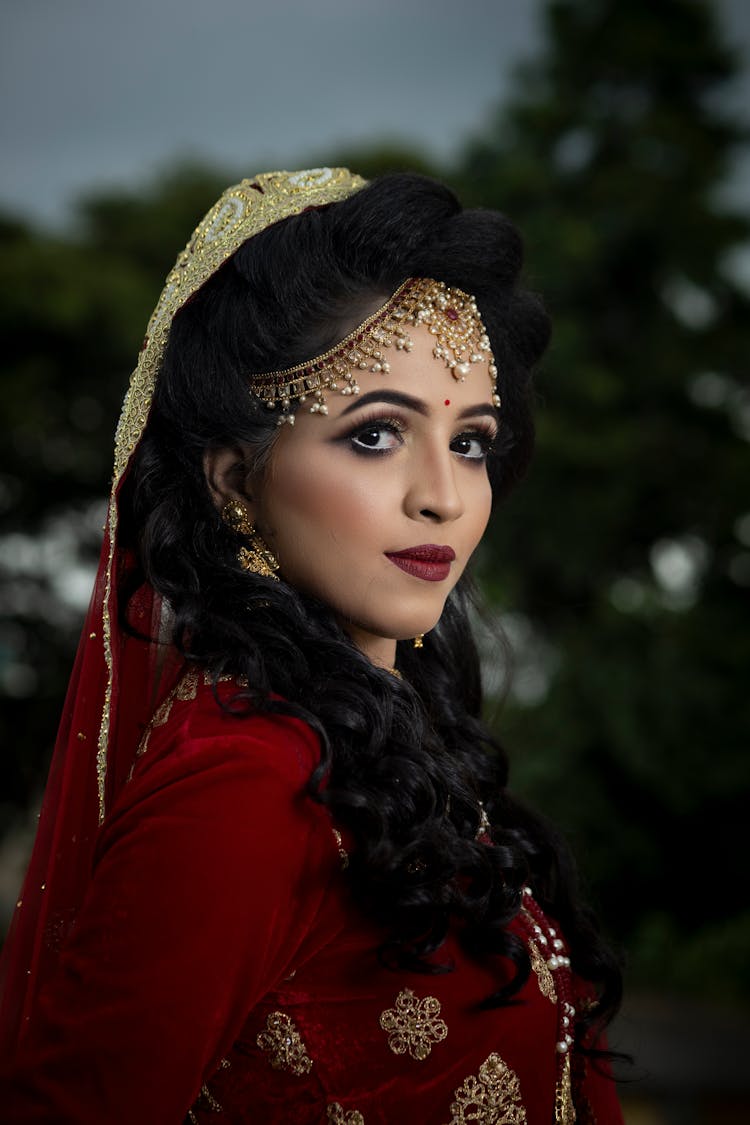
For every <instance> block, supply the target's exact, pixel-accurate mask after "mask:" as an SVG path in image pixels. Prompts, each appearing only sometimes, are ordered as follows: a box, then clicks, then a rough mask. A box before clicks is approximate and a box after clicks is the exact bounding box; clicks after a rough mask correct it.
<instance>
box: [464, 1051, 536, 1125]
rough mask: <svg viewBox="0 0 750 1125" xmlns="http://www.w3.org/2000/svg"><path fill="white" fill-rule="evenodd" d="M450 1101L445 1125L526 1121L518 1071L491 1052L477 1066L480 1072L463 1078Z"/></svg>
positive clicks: (523, 1124)
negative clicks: (452, 1099) (453, 1098)
mask: <svg viewBox="0 0 750 1125" xmlns="http://www.w3.org/2000/svg"><path fill="white" fill-rule="evenodd" d="M453 1096H454V1097H455V1099H456V1100H455V1101H454V1102H452V1103H451V1119H450V1122H449V1123H448V1125H464V1122H469V1121H472V1122H474V1123H475V1125H526V1110H525V1109H524V1107H523V1103H522V1102H521V1087H520V1083H519V1081H518V1075H517V1074H516V1073H515V1071H513V1070H511V1069H510V1067H509V1066H508V1064H507V1063H506V1062H504V1061H503V1060H502V1059H501V1058H500V1056H499V1055H496V1054H494V1053H493V1054H491V1055H490V1056H489V1058H488V1059H486V1060H485V1061H484V1062H483V1063H482V1065H481V1066H480V1068H479V1075H478V1076H476V1077H475V1076H474V1075H472V1076H471V1077H470V1078H466V1079H465V1080H464V1081H463V1082H462V1083H461V1085H460V1086H459V1087H458V1089H457V1090H456V1091H455V1093H454V1095H453Z"/></svg>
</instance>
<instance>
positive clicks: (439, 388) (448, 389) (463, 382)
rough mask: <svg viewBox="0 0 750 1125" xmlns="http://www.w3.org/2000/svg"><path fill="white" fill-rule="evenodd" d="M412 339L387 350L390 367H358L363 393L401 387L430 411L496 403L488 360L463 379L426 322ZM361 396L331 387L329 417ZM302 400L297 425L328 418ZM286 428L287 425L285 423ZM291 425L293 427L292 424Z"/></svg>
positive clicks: (411, 331) (411, 332) (348, 408)
mask: <svg viewBox="0 0 750 1125" xmlns="http://www.w3.org/2000/svg"><path fill="white" fill-rule="evenodd" d="M409 336H410V337H411V340H412V348H411V350H410V351H405V350H403V351H400V350H397V349H396V348H393V347H391V348H388V349H387V350H386V351H385V352H384V358H385V359H386V360H387V363H388V366H389V371H388V372H387V373H385V372H380V371H378V372H373V371H367V370H365V371H357V383H358V384H359V388H360V393H361V395H370V394H371V393H372V392H374V391H378V390H383V391H399V392H402V393H404V394H408V395H411V396H413V397H416V398H419V399H420V400H421V401H422V402H423V403H424V405H426V406H427V407H428V408H429V409H430V412H432V411H434V410H437V409H438V408H440V409H441V410H442V409H445V408H455V409H456V410H457V411H459V412H460V411H461V410H464V409H465V408H466V407H468V406H479V405H485V406H486V405H492V391H493V386H492V379H491V377H490V373H489V364H488V363H484V362H483V363H477V364H470V365H469V370H468V372H467V373H466V375H465V377H464V378H463V379H457V378H455V377H454V376H453V374H452V373H451V371H450V370H449V368H448V367H447V366H446V363H445V361H444V360H443V359H441V358H439V357H437V356H436V355H435V354H434V349H435V343H436V341H435V336H434V335H433V334H432V333H431V332H430V330H429V329H428V328H427V327H425V326H424V325H417V326H415V327H410V328H409ZM358 397H359V396H351V395H342V394H341V393H340V392H337V391H333V390H330V391H328V393H327V395H326V405H327V407H328V415H327V419H328V420H329V421H330V420H332V419H335V418H338V417H340V416H341V415H342V414H343V413H344V411H346V412H347V413H352V412H353V410H352V409H351V408H352V407H354V406H356V403H357V399H358ZM305 407H306V404H305V403H302V404H301V406H300V407H299V409H298V410H297V417H296V423H295V427H294V428H295V429H297V427H299V426H300V424H302V425H304V426H306V425H307V422H308V421H309V422H312V423H313V424H319V423H321V422H324V421H325V420H326V419H325V418H324V417H323V416H321V415H318V414H316V415H310V413H309V411H308V410H306V409H305ZM284 428H285V429H286V428H287V427H284ZM289 428H291V427H289Z"/></svg>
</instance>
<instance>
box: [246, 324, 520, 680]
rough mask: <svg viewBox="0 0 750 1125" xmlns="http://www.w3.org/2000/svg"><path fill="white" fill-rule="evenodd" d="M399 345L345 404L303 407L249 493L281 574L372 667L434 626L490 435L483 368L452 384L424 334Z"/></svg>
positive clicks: (465, 549) (458, 568)
mask: <svg viewBox="0 0 750 1125" xmlns="http://www.w3.org/2000/svg"><path fill="white" fill-rule="evenodd" d="M410 335H411V337H412V339H413V341H414V347H413V350H412V351H411V352H410V353H405V352H401V351H395V350H394V351H393V354H392V355H389V357H388V359H389V363H390V373H389V374H387V375H384V374H380V373H378V374H374V373H372V372H364V371H363V372H361V373H360V372H358V373H357V379H358V382H359V385H360V387H361V393H360V394H359V395H358V396H356V397H345V396H343V395H340V394H337V393H336V392H335V391H329V392H328V393H327V395H326V402H327V406H328V415H327V416H324V415H320V414H310V413H309V411H308V410H307V409H306V407H305V405H304V404H303V405H302V406H301V407H300V408H299V410H298V411H297V415H296V422H295V425H294V426H289V425H286V426H282V428H281V432H280V434H279V437H278V440H277V441H276V444H275V445H274V449H273V452H272V455H271V459H270V463H269V465H268V466H267V468H266V470H265V472H264V474H263V477H262V479H261V480H260V481H257V482H256V485H255V487H254V488H253V487H251V489H250V491H251V499H252V501H253V505H252V506H253V509H254V511H253V516H254V520H255V523H256V526H257V528H258V531H259V532H260V533H261V534H262V535H263V537H264V539H265V540H266V542H267V543H268V545H269V546H270V547H271V548H272V550H273V551H274V553H275V554H276V556H277V557H278V559H279V564H280V575H281V577H283V578H284V579H285V580H286V581H287V582H289V583H291V584H292V585H293V586H296V587H297V588H298V589H300V590H304V591H306V592H308V593H311V594H314V595H315V596H317V597H318V598H320V599H321V600H322V601H324V602H326V603H327V604H328V605H330V606H331V607H332V609H333V610H334V611H335V613H336V614H337V616H338V618H339V619H340V621H341V623H342V625H343V626H344V628H345V629H346V631H347V632H348V633H349V634H350V636H351V637H352V639H353V640H354V642H355V643H356V644H357V645H358V646H359V647H360V648H361V649H362V651H363V652H365V653H366V654H367V655H368V656H369V657H370V659H371V660H373V662H375V663H377V664H381V665H383V666H385V667H390V666H392V665H393V662H394V659H395V641H396V640H397V639H405V638H409V637H414V636H415V635H416V634H418V633H426V632H428V631H429V630H430V629H431V628H433V626H434V625H435V624H436V623H437V621H438V619H439V618H440V614H441V613H442V610H443V606H444V604H445V600H446V598H447V596H448V594H449V593H450V591H451V590H452V589H453V587H454V586H455V584H456V582H457V581H458V579H459V578H460V576H461V574H462V572H463V570H464V567H465V566H466V564H467V562H468V561H469V558H470V556H471V554H472V552H473V551H474V549H475V547H476V546H477V544H478V543H479V540H480V539H481V537H482V534H483V532H484V529H485V527H486V525H487V520H488V517H489V513H490V503H491V491H490V484H489V480H488V477H487V468H486V453H487V448H488V446H489V444H490V442H491V441H492V440H493V438H494V437H495V436H496V433H497V427H498V418H497V411H496V410H495V408H494V407H493V406H492V386H491V382H490V378H489V375H488V371H487V365H486V364H475V365H473V366H472V367H471V371H470V373H469V374H468V375H467V376H466V380H465V382H462V383H461V382H456V381H455V380H454V379H453V377H452V375H451V373H450V371H449V370H448V368H447V367H446V366H445V364H444V363H443V361H442V360H438V359H435V358H434V356H433V355H432V347H433V345H434V337H433V336H431V335H430V333H429V331H428V330H427V329H426V328H424V327H421V326H420V327H418V328H415V329H413V330H410Z"/></svg>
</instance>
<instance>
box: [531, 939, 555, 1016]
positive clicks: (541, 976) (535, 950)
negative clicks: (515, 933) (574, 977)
mask: <svg viewBox="0 0 750 1125" xmlns="http://www.w3.org/2000/svg"><path fill="white" fill-rule="evenodd" d="M529 956H530V958H531V967H532V969H533V970H534V972H535V973H536V979H537V981H538V983H539V991H540V992H541V994H542V996H546V997H547V999H548V1000H551V1001H552V1003H553V1004H556V1003H557V992H556V991H555V981H554V978H553V976H552V973H551V972H550V968H549V965H548V964H547V962H546V960H545V958H544V957H543V956H542V954H541V952H540V949H539V946H538V945H537V943H536V942H535V941H529Z"/></svg>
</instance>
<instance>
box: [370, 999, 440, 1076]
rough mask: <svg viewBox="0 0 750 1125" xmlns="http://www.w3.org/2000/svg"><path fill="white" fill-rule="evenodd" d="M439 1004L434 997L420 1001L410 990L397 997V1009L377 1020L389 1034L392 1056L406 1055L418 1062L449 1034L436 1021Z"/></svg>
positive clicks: (390, 1009) (386, 1012) (390, 1010)
mask: <svg viewBox="0 0 750 1125" xmlns="http://www.w3.org/2000/svg"><path fill="white" fill-rule="evenodd" d="M439 1015H440V1001H439V1000H437V999H436V998H435V997H434V996H425V998H424V1000H420V999H419V997H418V996H416V995H415V993H413V992H412V990H411V989H410V988H405V989H404V990H403V992H400V993H399V994H398V996H397V997H396V1006H395V1007H394V1008H388V1009H386V1011H385V1012H383V1013H382V1015H381V1017H380V1026H381V1027H382V1029H383V1031H387V1032H388V1033H389V1034H388V1046H389V1047H390V1049H391V1050H392V1051H393V1053H394V1054H395V1055H405V1054H406V1053H407V1051H408V1053H409V1054H410V1055H411V1057H412V1058H413V1059H418V1060H419V1061H420V1062H421V1061H422V1060H423V1059H426V1058H427V1056H428V1055H429V1053H430V1051H431V1050H432V1048H433V1045H434V1044H435V1043H440V1042H441V1041H442V1040H443V1039H445V1037H446V1035H447V1034H448V1025H447V1024H446V1023H445V1021H444V1020H441V1019H438V1016H439Z"/></svg>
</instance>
